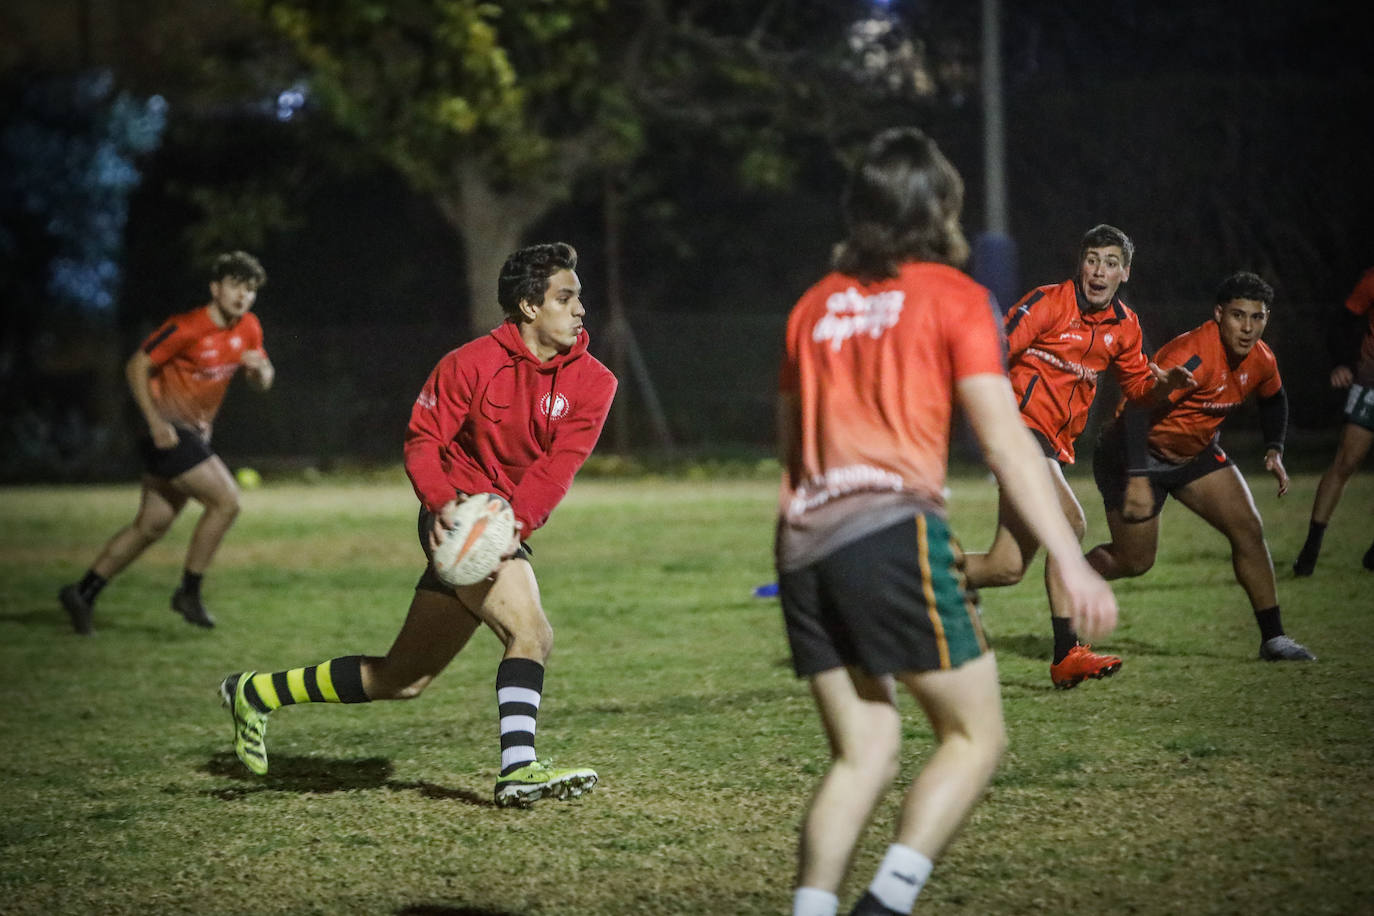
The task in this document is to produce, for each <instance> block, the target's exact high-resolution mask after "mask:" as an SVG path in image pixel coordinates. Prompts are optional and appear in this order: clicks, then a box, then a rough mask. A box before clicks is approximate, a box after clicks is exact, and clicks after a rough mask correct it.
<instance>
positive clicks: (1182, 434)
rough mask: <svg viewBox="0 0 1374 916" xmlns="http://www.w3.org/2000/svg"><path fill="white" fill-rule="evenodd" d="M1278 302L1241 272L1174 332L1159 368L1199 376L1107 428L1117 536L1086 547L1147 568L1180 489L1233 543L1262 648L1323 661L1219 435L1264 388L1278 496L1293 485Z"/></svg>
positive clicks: (1127, 571) (1271, 657) (1108, 492)
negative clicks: (1163, 514)
mask: <svg viewBox="0 0 1374 916" xmlns="http://www.w3.org/2000/svg"><path fill="white" fill-rule="evenodd" d="M1273 301H1274V290H1273V287H1271V286H1270V285H1269V284H1268V283H1266V282H1265V281H1264V280H1263V278H1261V277H1259V276H1257V275H1255V274H1252V273H1247V272H1245V271H1241V272H1239V273H1235V274H1232V275H1231V276H1229V277H1227V278H1226V280H1225V281H1223V282H1222V284H1221V286H1220V288H1218V290H1217V296H1216V305H1215V307H1214V308H1213V310H1212V320H1211V321H1208V322H1206V323H1204V324H1202V325H1201V326H1199V327H1197V328H1194V329H1193V330H1191V331H1189V332H1187V333H1186V334H1180V335H1179V336H1178V337H1175V338H1174V339H1173V340H1171V341H1169V342H1168V343H1167V344H1165V345H1164V346H1163V347H1162V348H1161V349H1160V351H1159V353H1157V354H1156V355H1155V362H1156V363H1158V364H1159V365H1160V366H1170V365H1182V366H1186V367H1187V368H1188V369H1189V371H1191V372H1192V373H1193V377H1194V379H1195V382H1196V383H1195V384H1194V385H1193V386H1191V387H1190V388H1188V389H1187V390H1185V391H1176V392H1173V393H1171V394H1167V395H1161V396H1159V397H1156V398H1152V399H1151V400H1152V401H1153V402H1154V403H1153V404H1152V405H1149V406H1147V405H1145V404H1140V403H1135V404H1125V403H1123V404H1122V405H1120V407H1119V408H1118V413H1117V417H1116V419H1115V420H1113V421H1112V423H1111V424H1109V425H1108V426H1107V428H1106V429H1105V430H1104V431H1103V433H1102V437H1101V441H1100V442H1099V443H1098V447H1097V450H1096V451H1095V452H1094V453H1093V476H1094V477H1095V478H1096V480H1097V489H1098V491H1099V492H1100V493H1101V494H1102V503H1103V505H1104V506H1105V508H1106V512H1107V527H1108V528H1109V529H1110V530H1111V534H1112V539H1111V541H1110V542H1109V543H1106V544H1099V545H1097V546H1096V547H1094V548H1093V549H1092V550H1091V551H1089V552H1088V562H1089V563H1090V564H1092V566H1093V568H1094V569H1096V570H1097V571H1098V572H1099V573H1101V574H1102V576H1103V578H1106V579H1120V578H1123V577H1128V576H1139V575H1143V574H1144V573H1146V572H1147V571H1148V570H1149V569H1150V567H1151V566H1153V565H1154V562H1155V551H1156V549H1157V548H1158V546H1159V514H1160V511H1161V510H1162V509H1163V508H1164V501H1165V500H1166V499H1167V498H1168V497H1170V496H1172V497H1173V498H1174V499H1176V500H1178V501H1179V502H1181V503H1183V505H1185V506H1187V507H1188V508H1189V509H1191V510H1192V511H1193V512H1195V513H1197V514H1198V515H1199V516H1200V517H1201V518H1202V519H1203V520H1204V521H1206V522H1207V524H1209V525H1211V526H1212V527H1213V528H1215V529H1217V530H1218V531H1220V532H1221V533H1222V534H1223V535H1225V536H1226V539H1227V540H1228V541H1230V543H1231V565H1232V567H1233V568H1234V570H1235V574H1236V581H1237V582H1239V583H1240V586H1241V588H1243V589H1245V594H1246V595H1247V596H1248V597H1249V599H1250V605H1251V608H1252V609H1253V610H1254V612H1255V622H1256V623H1257V624H1258V625H1259V630H1260V647H1259V657H1260V658H1261V659H1264V660H1265V661H1286V662H1302V661H1314V660H1315V656H1314V655H1313V654H1312V653H1311V652H1309V651H1308V650H1307V649H1306V648H1305V647H1303V646H1302V645H1300V644H1299V643H1297V642H1294V641H1293V639H1292V638H1291V637H1289V636H1287V635H1286V634H1285V633H1284V630H1283V622H1282V620H1281V618H1280V616H1279V599H1278V589H1277V587H1276V586H1275V584H1274V564H1273V561H1272V560H1271V559H1270V556H1269V547H1268V545H1266V544H1265V542H1264V522H1263V521H1261V519H1260V515H1259V511H1258V510H1257V509H1256V508H1255V501H1254V499H1253V498H1252V497H1251V495H1250V488H1249V487H1248V486H1247V485H1246V483H1245V478H1244V477H1242V476H1241V473H1240V471H1239V470H1237V468H1236V466H1235V464H1234V463H1232V461H1231V459H1230V458H1229V457H1227V455H1226V453H1225V452H1224V451H1222V449H1221V445H1220V436H1221V433H1220V427H1221V424H1222V422H1223V421H1224V420H1225V419H1226V418H1227V417H1228V416H1230V415H1231V413H1232V412H1233V411H1235V409H1236V408H1238V407H1240V405H1241V404H1243V403H1244V402H1245V401H1246V399H1247V398H1249V397H1250V395H1251V394H1254V395H1256V396H1257V397H1258V399H1259V409H1260V426H1261V429H1262V431H1263V435H1264V443H1265V451H1264V467H1265V469H1266V470H1268V471H1269V473H1271V474H1273V475H1274V479H1275V480H1276V481H1277V482H1278V490H1279V495H1280V496H1282V495H1283V494H1284V493H1287V492H1288V472H1287V471H1286V470H1285V469H1284V467H1283V440H1284V435H1285V433H1286V431H1287V427H1288V396H1287V395H1286V394H1285V393H1284V390H1283V380H1282V379H1281V378H1280V377H1279V367H1278V363H1277V362H1276V361H1275V359H1274V351H1272V350H1270V349H1269V347H1268V346H1267V345H1266V344H1265V343H1264V341H1262V340H1260V337H1261V335H1263V334H1264V328H1265V325H1267V324H1268V323H1269V309H1270V306H1271V304H1272V303H1273Z"/></svg>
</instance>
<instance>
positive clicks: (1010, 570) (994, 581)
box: [973, 560, 1026, 588]
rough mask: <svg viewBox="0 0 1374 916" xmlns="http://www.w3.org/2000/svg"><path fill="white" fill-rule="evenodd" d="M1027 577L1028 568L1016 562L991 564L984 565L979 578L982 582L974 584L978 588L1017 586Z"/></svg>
mask: <svg viewBox="0 0 1374 916" xmlns="http://www.w3.org/2000/svg"><path fill="white" fill-rule="evenodd" d="M1025 576H1026V567H1025V566H1023V565H1022V564H1020V563H1018V562H1016V561H1015V560H1008V561H1002V562H990V563H987V564H985V565H984V567H983V569H982V573H981V575H980V576H979V580H980V581H978V582H976V583H973V584H974V585H975V586H976V587H986V588H1001V587H1003V586H1008V585H1015V584H1016V583H1018V582H1020V581H1021V580H1022V579H1023V578H1025Z"/></svg>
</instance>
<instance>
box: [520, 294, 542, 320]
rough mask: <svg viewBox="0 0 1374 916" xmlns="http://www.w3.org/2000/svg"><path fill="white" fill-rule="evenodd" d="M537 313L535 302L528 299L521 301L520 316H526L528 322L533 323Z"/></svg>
mask: <svg viewBox="0 0 1374 916" xmlns="http://www.w3.org/2000/svg"><path fill="white" fill-rule="evenodd" d="M537 312H538V308H537V307H536V306H535V304H534V303H533V302H531V301H530V300H528V299H521V300H520V314H522V315H524V316H525V319H526V320H527V321H533V320H534V316H535V315H536V314H537Z"/></svg>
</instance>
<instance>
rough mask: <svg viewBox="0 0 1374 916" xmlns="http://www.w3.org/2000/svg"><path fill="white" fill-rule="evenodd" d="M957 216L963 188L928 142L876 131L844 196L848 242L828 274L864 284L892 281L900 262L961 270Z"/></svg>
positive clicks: (964, 256) (964, 252) (964, 254)
mask: <svg viewBox="0 0 1374 916" xmlns="http://www.w3.org/2000/svg"><path fill="white" fill-rule="evenodd" d="M963 208H964V180H963V179H962V178H961V177H960V176H959V172H958V170H956V169H955V168H954V166H953V165H952V164H951V163H950V161H949V160H948V159H946V158H945V156H944V154H943V153H941V152H940V148H939V147H938V146H937V145H936V144H935V141H934V140H932V139H930V138H929V137H927V136H926V135H925V134H924V133H922V132H921V131H920V130H918V129H916V128H914V127H898V128H892V129H890V130H886V131H883V132H882V133H880V134H878V136H876V137H874V138H873V140H872V141H871V142H870V143H869V144H868V148H867V149H866V150H865V151H864V155H863V158H862V160H861V161H860V162H859V165H858V167H857V168H856V169H855V170H854V172H853V174H852V175H851V176H850V179H849V184H848V186H847V187H846V189H845V193H844V200H843V209H844V220H845V226H846V230H847V232H848V236H847V238H845V240H844V241H843V242H841V243H840V244H839V245H837V246H836V247H835V253H834V257H833V259H832V266H833V267H834V269H835V270H838V271H840V272H841V273H845V274H848V275H850V276H853V277H857V278H858V279H859V280H862V281H865V282H872V281H875V280H883V279H888V278H890V277H895V276H896V275H897V269H898V267H899V266H900V265H901V264H902V263H903V262H905V261H936V262H939V263H941V264H948V265H950V266H952V267H962V266H963V265H964V264H965V262H967V261H968V256H969V246H968V240H967V239H965V238H964V230H963V229H962V228H961V227H960V225H959V216H960V213H961V212H962V210H963Z"/></svg>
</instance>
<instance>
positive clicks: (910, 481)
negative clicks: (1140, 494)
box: [776, 129, 1116, 916]
mask: <svg viewBox="0 0 1374 916" xmlns="http://www.w3.org/2000/svg"><path fill="white" fill-rule="evenodd" d="M962 203H963V182H962V179H961V178H960V177H959V173H958V172H957V171H955V169H954V167H953V166H952V165H951V164H950V163H949V161H948V160H946V159H945V157H944V156H943V155H942V154H941V153H940V151H939V149H938V148H937V147H936V145H935V144H934V143H933V142H932V141H931V140H930V139H928V138H927V137H926V136H925V135H924V134H922V133H921V132H920V131H918V130H914V129H899V130H891V131H887V132H884V133H882V134H880V135H878V137H877V138H875V139H874V140H873V142H872V143H871V144H870V145H869V147H868V149H867V151H866V152H865V154H864V157H863V160H862V161H861V162H860V164H859V166H858V168H857V169H856V170H855V172H854V174H853V176H852V178H851V180H850V183H849V186H848V189H847V191H846V194H845V204H844V212H845V222H846V226H847V237H846V239H845V241H844V243H843V244H842V245H841V246H839V248H838V249H837V251H836V255H835V258H834V262H833V265H832V271H831V273H829V274H828V275H827V276H825V277H824V278H823V279H821V280H820V281H819V282H818V283H817V284H816V285H815V286H813V287H812V288H811V289H810V290H808V291H807V292H806V294H805V295H803V296H802V298H801V300H800V301H799V302H798V303H797V305H796V306H795V307H794V308H793V310H792V313H791V316H790V317H789V319H788V324H787V336H786V344H785V355H784V358H783V365H782V370H781V373H780V380H779V398H778V436H779V449H780V456H781V458H782V461H783V466H784V478H783V482H782V488H781V494H780V504H779V519H778V527H777V542H776V554H777V569H778V585H779V595H780V597H781V600H782V609H783V616H784V620H785V624H786V629H787V637H788V642H789V644H790V646H791V651H792V663H793V668H794V670H795V672H796V674H797V676H798V677H803V678H807V679H808V680H809V682H810V686H811V692H812V696H813V697H814V699H815V701H816V706H817V710H818V712H819V713H820V717H821V721H822V723H823V724H824V727H825V731H826V734H827V736H828V738H829V741H830V749H831V764H830V769H829V770H828V772H827V773H826V774H825V776H824V778H823V779H822V781H821V783H820V786H819V787H818V788H817V790H816V794H815V796H814V797H813V799H812V801H811V803H810V805H809V806H808V808H807V812H806V815H805V819H804V821H803V824H802V829H801V839H800V845H799V851H798V872H797V881H796V891H795V895H794V899H793V913H794V916H833V914H834V913H835V912H836V911H837V910H838V907H839V901H838V898H837V892H838V889H839V887H840V885H841V883H842V881H843V879H844V876H845V873H846V871H847V869H848V867H849V860H850V856H851V855H852V853H853V851H854V847H855V844H856V843H857V842H858V839H859V837H860V834H861V833H862V831H863V830H864V827H865V826H866V825H867V823H868V820H869V817H870V815H871V813H872V812H873V809H874V807H875V806H876V805H877V803H878V801H879V800H880V799H881V798H882V796H883V794H884V792H885V791H886V790H887V787H888V785H889V784H890V783H891V782H892V780H893V779H894V778H895V776H896V774H897V768H898V757H899V749H900V743H901V734H902V723H901V714H900V712H899V711H898V708H897V705H896V692H895V691H896V684H897V683H901V684H902V686H903V687H905V688H906V689H907V690H909V691H910V692H911V693H912V695H913V696H915V697H916V699H917V700H918V701H919V703H920V706H921V708H922V710H923V711H924V712H925V715H926V717H927V719H928V720H929V722H930V726H931V728H932V729H933V730H934V733H935V738H936V741H937V747H936V749H935V751H934V752H933V753H932V754H931V755H930V756H929V758H928V760H927V762H926V764H925V767H924V769H923V770H922V771H921V773H920V774H919V775H918V776H917V778H916V780H915V782H914V783H913V784H912V786H911V788H910V790H909V791H908V792H907V795H906V798H905V801H904V802H903V803H902V809H901V813H900V815H899V820H898V825H897V835H896V837H895V840H894V842H893V843H892V844H891V845H890V846H889V847H888V849H887V853H886V855H885V856H884V858H883V862H882V865H881V866H880V868H879V870H878V873H877V875H876V876H875V877H874V879H873V881H872V883H871V884H870V885H869V887H868V890H867V891H866V892H865V894H864V895H863V897H862V898H861V899H860V900H859V901H858V903H857V904H856V906H855V908H854V910H853V911H852V912H853V913H859V914H889V913H909V912H911V909H912V907H913V905H914V904H915V900H916V896H917V894H918V893H919V891H920V889H921V886H922V885H923V884H924V883H925V880H926V878H927V877H928V875H929V873H930V870H931V868H932V862H933V860H934V859H935V858H936V857H937V856H938V855H939V854H940V852H941V851H942V850H943V849H944V848H945V846H946V845H947V844H948V843H949V842H950V840H951V839H952V838H953V837H954V835H955V833H956V832H957V831H958V830H959V828H960V826H961V825H962V824H963V822H964V819H965V818H966V817H967V816H968V813H969V811H970V810H971V809H972V808H973V806H974V805H975V804H976V803H977V801H978V798H979V796H980V795H981V794H982V792H983V790H984V788H985V787H986V786H987V783H988V781H989V779H991V777H992V774H993V771H994V770H995V768H996V766H997V763H998V760H999V759H1000V757H1001V754H1002V750H1003V747H1004V745H1005V741H1006V736H1005V729H1004V726H1003V721H1002V703H1001V694H1000V688H999V686H998V680H997V666H996V661H995V659H994V657H993V655H992V652H991V651H990V650H989V649H988V646H987V642H986V640H985V638H984V635H983V629H982V623H981V612H980V610H979V607H978V604H977V597H976V595H975V594H974V593H973V592H972V591H971V590H970V589H969V588H968V586H967V583H966V581H965V579H964V575H963V562H962V553H961V551H960V549H959V546H958V544H957V543H956V542H955V540H954V537H953V535H952V534H951V532H950V529H949V524H948V522H947V520H946V517H945V507H944V497H943V495H942V494H943V488H944V481H945V472H946V462H947V460H948V450H949V435H950V420H951V416H952V413H953V409H954V406H955V405H956V404H957V405H958V406H959V407H960V408H961V409H962V410H963V412H964V414H965V416H967V417H968V419H969V422H970V424H971V425H972V427H973V431H974V433H975V435H976V436H977V438H978V441H979V444H980V445H981V446H982V449H983V452H984V455H985V457H986V459H987V463H988V466H989V467H990V468H991V469H992V472H993V473H994V474H995V475H996V476H997V479H998V481H999V482H1000V483H1001V484H1002V486H1003V492H1005V493H1008V494H1009V499H1010V500H1011V504H1012V505H1013V506H1014V507H1015V509H1016V511H1018V512H1020V513H1022V515H1023V516H1024V517H1025V518H1027V519H1030V520H1031V521H1030V522H1029V527H1030V530H1031V531H1032V532H1033V533H1034V536H1035V537H1037V538H1040V539H1043V541H1044V543H1045V545H1046V547H1047V549H1048V550H1049V552H1050V554H1051V556H1053V557H1055V558H1056V559H1057V560H1059V563H1058V564H1057V565H1056V567H1055V574H1056V576H1058V577H1059V584H1060V586H1062V593H1063V595H1064V596H1065V605H1064V607H1065V609H1066V611H1067V612H1068V613H1069V614H1070V615H1071V618H1072V619H1073V621H1074V623H1075V624H1076V625H1077V626H1078V627H1080V628H1081V629H1083V630H1084V632H1088V633H1092V632H1105V631H1108V630H1110V629H1111V628H1112V627H1113V626H1114V625H1115V623H1116V602H1115V600H1114V599H1113V597H1112V593H1111V590H1110V588H1109V587H1108V586H1107V584H1106V583H1105V582H1104V581H1103V580H1102V579H1101V578H1100V577H1099V576H1098V575H1097V574H1096V573H1094V572H1093V571H1092V569H1091V567H1089V566H1088V564H1087V563H1086V562H1085V561H1084V559H1083V555H1082V553H1081V551H1080V550H1079V548H1078V541H1077V539H1076V538H1075V537H1074V534H1073V532H1072V530H1070V528H1069V526H1068V524H1067V522H1066V521H1065V520H1064V515H1063V513H1062V512H1060V511H1059V510H1058V506H1057V503H1056V500H1055V496H1054V490H1053V487H1052V485H1051V483H1050V480H1049V478H1048V475H1047V474H1046V473H1045V467H1044V463H1043V462H1041V461H1039V460H1038V455H1039V451H1038V449H1037V448H1036V445H1035V443H1034V442H1033V441H1032V440H1031V437H1030V434H1029V433H1028V432H1027V431H1026V428H1025V426H1024V425H1023V424H1022V423H1021V422H1020V420H1019V418H1018V416H1017V411H1016V402H1015V401H1014V400H1013V399H1012V394H1011V386H1010V384H1009V383H1008V380H1007V375H1006V370H1005V366H1004V363H1003V356H1002V349H1003V339H1002V333H1001V327H1000V324H999V322H998V320H997V317H996V315H995V306H994V304H993V303H992V301H991V299H992V297H991V294H990V293H989V292H988V291H987V290H986V289H984V288H983V287H981V286H979V285H978V284H977V283H975V282H974V281H973V280H972V279H970V278H969V277H968V276H967V275H965V274H964V273H962V272H961V271H960V270H959V269H958V265H961V264H963V262H964V261H965V259H966V258H967V256H968V244H967V242H966V241H965V240H964V236H963V231H962V229H961V228H960V226H959V214H960V209H961V207H962Z"/></svg>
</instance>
